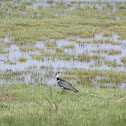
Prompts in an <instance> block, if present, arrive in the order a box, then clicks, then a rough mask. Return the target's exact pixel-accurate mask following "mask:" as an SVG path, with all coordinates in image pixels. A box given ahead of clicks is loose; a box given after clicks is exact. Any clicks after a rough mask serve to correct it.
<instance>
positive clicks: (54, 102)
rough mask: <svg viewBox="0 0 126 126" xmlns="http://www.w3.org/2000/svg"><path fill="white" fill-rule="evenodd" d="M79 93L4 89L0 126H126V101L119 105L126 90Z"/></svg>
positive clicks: (22, 86) (30, 87) (26, 87)
mask: <svg viewBox="0 0 126 126" xmlns="http://www.w3.org/2000/svg"><path fill="white" fill-rule="evenodd" d="M77 89H78V90H79V93H77V94H76V93H74V92H69V91H66V93H64V94H61V93H60V92H59V91H60V89H59V88H51V89H50V88H49V87H45V86H40V85H36V86H34V85H27V84H23V83H21V84H17V85H1V86H0V90H3V91H4V92H1V93H0V99H1V103H0V110H1V111H0V125H1V126H5V125H6V126H13V125H27V126H34V125H37V126H41V125H55V126H57V125H60V126H65V125H68V126H73V125H76V126H83V124H85V125H89V126H94V125H109V126H113V125H115V126H118V125H125V123H126V116H125V115H126V107H125V104H126V101H125V100H121V101H118V100H119V99H120V98H122V97H124V96H125V90H119V89H118V90H116V89H95V88H86V87H78V88H77ZM93 94H94V96H93ZM95 95H96V96H95ZM97 96H99V97H97ZM104 97H105V98H104ZM117 101H118V102H117Z"/></svg>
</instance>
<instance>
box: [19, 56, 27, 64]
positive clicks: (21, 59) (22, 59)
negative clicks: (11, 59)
mask: <svg viewBox="0 0 126 126" xmlns="http://www.w3.org/2000/svg"><path fill="white" fill-rule="evenodd" d="M18 61H19V62H21V63H22V62H26V61H27V58H24V57H20V58H19V59H18Z"/></svg>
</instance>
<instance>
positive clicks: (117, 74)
mask: <svg viewBox="0 0 126 126" xmlns="http://www.w3.org/2000/svg"><path fill="white" fill-rule="evenodd" d="M62 73H63V74H64V75H74V76H76V77H77V83H78V84H80V85H88V86H89V87H90V86H91V85H92V86H93V82H95V81H96V78H97V77H102V78H106V79H107V80H108V83H111V84H114V85H115V88H118V87H119V85H120V84H121V83H123V82H125V81H126V73H125V72H124V71H116V70H84V69H69V70H64V71H62ZM97 83H98V82H96V84H97ZM99 84H100V85H102V83H99ZM110 87H111V85H110Z"/></svg>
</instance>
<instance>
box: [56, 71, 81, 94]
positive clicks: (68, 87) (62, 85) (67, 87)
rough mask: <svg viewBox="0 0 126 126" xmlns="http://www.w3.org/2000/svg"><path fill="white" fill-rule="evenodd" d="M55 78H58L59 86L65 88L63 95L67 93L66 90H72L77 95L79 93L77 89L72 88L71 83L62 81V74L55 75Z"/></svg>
mask: <svg viewBox="0 0 126 126" xmlns="http://www.w3.org/2000/svg"><path fill="white" fill-rule="evenodd" d="M55 76H56V77H57V84H58V85H59V86H60V87H62V88H63V91H62V93H63V92H64V91H65V89H66V90H72V91H74V92H75V93H77V92H79V91H78V90H77V89H75V88H74V87H73V86H72V84H71V83H69V82H68V81H66V80H64V79H62V78H61V77H60V72H57V73H56V74H55Z"/></svg>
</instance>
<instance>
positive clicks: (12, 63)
mask: <svg viewBox="0 0 126 126" xmlns="http://www.w3.org/2000/svg"><path fill="white" fill-rule="evenodd" d="M5 63H6V64H10V65H16V62H14V61H11V60H9V59H8V60H6V61H5Z"/></svg>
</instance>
